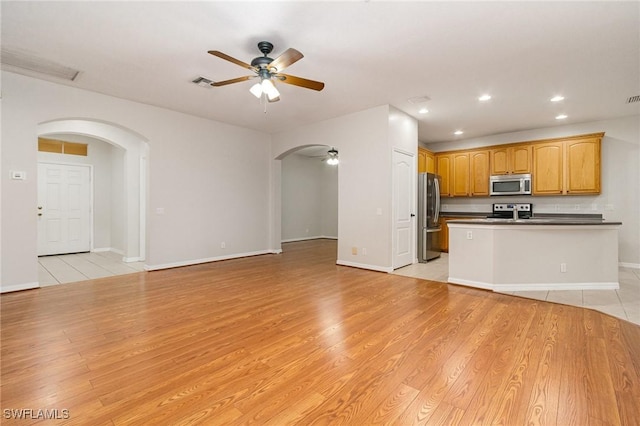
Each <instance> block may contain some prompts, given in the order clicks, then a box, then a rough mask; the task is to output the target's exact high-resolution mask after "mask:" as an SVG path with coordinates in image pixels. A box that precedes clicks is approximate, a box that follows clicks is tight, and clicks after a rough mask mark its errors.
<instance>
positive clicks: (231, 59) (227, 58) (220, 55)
mask: <svg viewBox="0 0 640 426" xmlns="http://www.w3.org/2000/svg"><path fill="white" fill-rule="evenodd" d="M209 54H211V55H213V56H217V57H218V58H221V59H224V60H225V61H229V62H232V63H234V64H236V65H240V66H241V67H242V68H247V69H250V70H251V71H255V72H257V70H256V68H255V67H252V66H251V65H249V64H247V63H246V62H242V61H241V60H239V59H236V58H234V57H231V56H229V55H227V54H226V53H222V52H220V51H218V50H209Z"/></svg>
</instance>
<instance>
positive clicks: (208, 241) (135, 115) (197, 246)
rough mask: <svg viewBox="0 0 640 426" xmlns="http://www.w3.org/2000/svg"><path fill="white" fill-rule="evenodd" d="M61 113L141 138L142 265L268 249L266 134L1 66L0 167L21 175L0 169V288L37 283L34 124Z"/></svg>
mask: <svg viewBox="0 0 640 426" xmlns="http://www.w3.org/2000/svg"><path fill="white" fill-rule="evenodd" d="M69 117H83V118H86V119H91V120H98V121H103V122H106V123H113V124H115V125H117V126H120V127H123V128H125V129H129V130H131V131H133V132H136V133H137V134H140V135H142V136H143V137H144V138H145V139H146V140H148V141H149V148H150V157H149V189H150V192H149V196H148V200H149V212H150V214H149V217H148V221H147V222H148V223H147V224H148V242H149V247H148V253H147V265H149V267H152V268H157V267H164V266H172V265H179V264H186V263H194V262H198V261H205V260H212V259H217V258H224V257H233V256H236V255H242V254H253V253H266V252H268V249H269V217H270V216H269V213H270V212H269V201H270V200H269V180H270V171H269V152H270V145H269V141H270V137H269V135H266V134H263V133H261V132H256V131H253V130H248V129H243V128H239V127H236V126H231V125H227V124H224V123H219V122H214V121H211V120H206V119H202V118H197V117H193V116H189V115H186V114H181V113H177V112H174V111H170V110H166V109H162V108H156V107H152V106H149V105H144V104H140V103H135V102H130V101H126V100H123V99H118V98H114V97H110V96H105V95H101V94H97V93H93V92H88V91H84V90H79V89H76V88H73V87H69V86H62V85H57V84H53V83H50V82H45V81H41V80H37V79H32V78H29V77H25V76H20V75H17V74H12V73H8V72H3V73H2V170H4V171H9V170H23V171H26V172H27V180H24V181H17V180H11V179H10V176H9V173H4V174H3V175H2V254H3V255H2V279H1V286H2V290H3V291H6V290H7V289H18V288H26V287H33V286H34V285H37V281H38V274H37V271H38V270H37V250H36V241H37V238H36V235H37V230H36V215H35V214H33V210H34V206H35V205H36V201H37V191H36V189H37V181H36V179H35V177H36V170H37V169H36V165H37V137H36V135H37V132H36V130H37V128H38V125H39V124H40V123H44V122H48V121H51V120H57V119H61V118H69ZM8 206H10V208H9V207H8ZM158 209H164V213H163V214H161V212H162V210H158ZM127 237H128V236H127ZM221 242H225V243H226V248H225V249H222V248H221V246H220V243H221ZM8 248H10V249H11V250H8Z"/></svg>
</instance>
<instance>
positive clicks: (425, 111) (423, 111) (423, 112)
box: [418, 108, 429, 114]
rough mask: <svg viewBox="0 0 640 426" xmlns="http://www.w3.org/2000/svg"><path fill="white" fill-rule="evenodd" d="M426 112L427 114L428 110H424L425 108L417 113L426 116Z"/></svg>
mask: <svg viewBox="0 0 640 426" xmlns="http://www.w3.org/2000/svg"><path fill="white" fill-rule="evenodd" d="M428 112H429V110H428V109H426V108H420V109H419V110H418V113H420V114H426V113H428Z"/></svg>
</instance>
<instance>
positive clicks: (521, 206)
mask: <svg viewBox="0 0 640 426" xmlns="http://www.w3.org/2000/svg"><path fill="white" fill-rule="evenodd" d="M531 216H533V204H531V203H494V204H493V212H492V213H491V214H490V215H489V216H487V218H493V219H530V218H531Z"/></svg>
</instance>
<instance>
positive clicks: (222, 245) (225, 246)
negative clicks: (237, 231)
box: [220, 241, 227, 249]
mask: <svg viewBox="0 0 640 426" xmlns="http://www.w3.org/2000/svg"><path fill="white" fill-rule="evenodd" d="M220 248H221V249H223V248H227V245H226V244H225V242H224V241H223V242H221V243H220Z"/></svg>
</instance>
